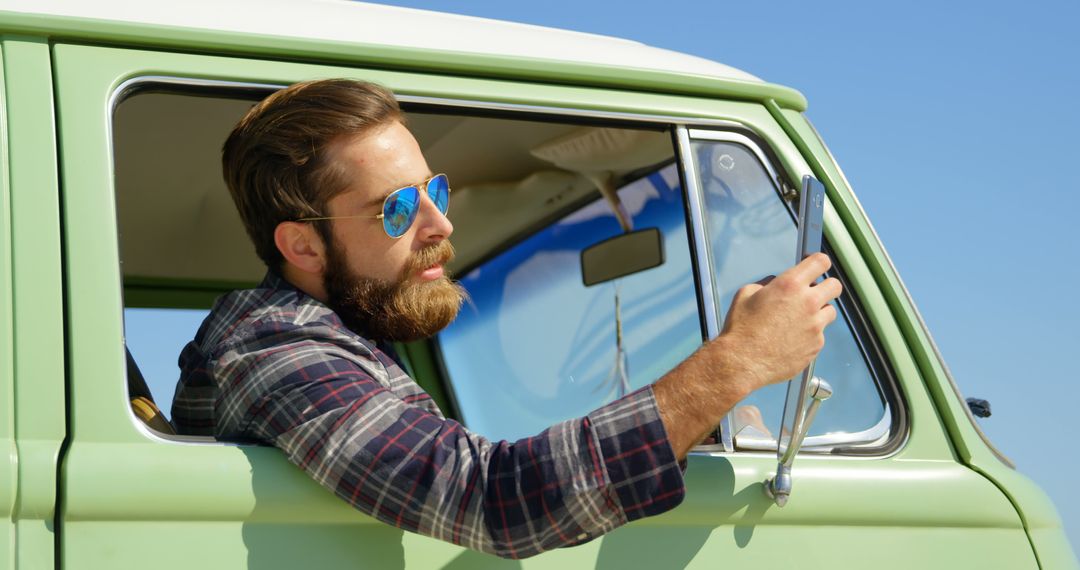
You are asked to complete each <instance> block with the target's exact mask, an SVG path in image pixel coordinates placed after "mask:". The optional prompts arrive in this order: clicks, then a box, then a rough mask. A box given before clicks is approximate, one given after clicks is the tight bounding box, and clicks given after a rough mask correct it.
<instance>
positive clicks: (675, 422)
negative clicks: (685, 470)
mask: <svg viewBox="0 0 1080 570" xmlns="http://www.w3.org/2000/svg"><path fill="white" fill-rule="evenodd" d="M726 342H729V341H728V340H727V339H725V338H724V337H719V338H717V339H716V340H714V341H711V342H709V343H707V344H706V345H704V346H702V347H701V348H700V349H699V350H698V351H697V352H695V353H694V354H693V355H691V356H690V358H687V359H686V360H684V361H683V362H682V363H681V364H679V365H678V366H677V367H675V369H673V370H672V371H671V372H669V373H667V374H666V375H665V376H664V377H663V378H661V379H660V380H658V381H657V382H656V384H655V385H654V386H653V393H654V394H655V395H656V403H657V406H658V407H659V408H660V417H661V419H662V420H663V422H664V428H665V429H666V430H667V432H668V440H669V441H670V442H671V448H672V450H673V451H674V452H675V456H676V457H677V458H678V459H679V460H680V461H681V460H682V459H684V458H685V457H686V454H687V453H689V452H690V449H691V448H693V447H694V446H695V445H697V444H698V443H699V442H700V441H701V440H702V439H703V438H704V437H705V436H706V434H708V433H709V431H711V430H712V429H714V428H715V427H716V425H717V424H719V423H720V420H721V419H722V418H723V417H724V415H725V414H727V413H728V411H729V410H731V409H732V408H734V407H735V405H736V404H738V403H739V402H740V401H741V400H742V399H743V398H745V397H746V396H747V395H748V394H749V393H750V391H751V386H753V383H752V382H750V381H748V378H746V377H745V376H746V374H747V372H746V367H744V366H741V365H740V363H738V362H736V361H735V360H734V354H735V351H733V350H728V349H727V347H725V346H724V345H725V343H726Z"/></svg>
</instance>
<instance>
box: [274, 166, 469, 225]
mask: <svg viewBox="0 0 1080 570" xmlns="http://www.w3.org/2000/svg"><path fill="white" fill-rule="evenodd" d="M421 187H423V189H424V191H425V192H427V195H428V198H430V199H431V203H433V204H435V207H436V208H438V209H439V212H441V213H442V214H444V215H445V214H446V209H447V208H449V207H450V180H449V179H447V178H446V175H445V174H436V175H435V176H432V177H431V178H428V179H427V180H425V181H423V182H421V183H419V184H413V185H412V186H406V187H404V188H398V189H397V190H394V191H393V192H391V193H390V195H389V196H387V197H386V199H385V200H383V207H382V213H381V214H379V215H377V216H325V217H318V218H300V219H298V220H296V221H298V222H314V221H316V220H339V219H344V218H365V219H370V220H382V223H383V229H384V230H386V235H388V236H390V237H392V238H399V237H401V236H403V235H405V232H407V231H409V228H410V227H412V224H413V222H414V221H416V213H417V212H419V211H420V189H421Z"/></svg>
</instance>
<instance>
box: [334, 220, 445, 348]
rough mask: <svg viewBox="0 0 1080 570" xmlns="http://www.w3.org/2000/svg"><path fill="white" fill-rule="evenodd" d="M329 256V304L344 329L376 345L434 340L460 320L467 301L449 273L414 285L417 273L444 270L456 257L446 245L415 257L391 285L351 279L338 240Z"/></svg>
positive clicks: (350, 273)
mask: <svg viewBox="0 0 1080 570" xmlns="http://www.w3.org/2000/svg"><path fill="white" fill-rule="evenodd" d="M326 252H327V264H326V273H325V274H324V275H323V287H324V288H325V289H326V294H327V297H328V303H327V304H328V305H329V306H330V308H331V309H333V310H334V312H336V313H337V314H338V316H339V317H341V320H342V322H344V323H345V326H347V327H349V328H350V329H351V330H352V331H354V332H356V333H357V334H359V335H362V336H365V337H367V338H370V339H372V340H376V341H379V340H385V341H402V342H409V341H413V340H419V339H422V338H428V337H430V336H433V335H434V334H435V333H437V332H439V331H441V330H442V329H444V328H446V326H447V325H449V324H450V323H451V322H452V321H453V320H454V318H455V317H457V314H458V310H460V309H461V303H462V301H463V300H464V299H465V295H466V293H465V290H464V289H463V288H462V287H461V286H460V285H458V284H457V283H454V282H453V281H451V280H450V278H449V277H448V276H447V275H446V274H445V273H444V274H443V275H442V276H441V277H439V278H438V279H435V280H433V281H424V282H418V281H416V275H417V273H418V272H420V271H423V270H424V269H427V268H429V267H431V266H433V265H436V264H438V265H442V266H443V267H444V271H445V266H446V263H448V262H449V261H450V260H451V259H453V258H454V247H453V246H452V245H450V242H449V241H448V240H445V239H444V240H442V241H440V242H439V243H437V244H435V245H432V246H428V247H426V248H424V249H422V250H420V251H417V252H416V253H414V254H412V255H411V256H410V257H409V259H408V261H407V262H406V264H405V267H404V268H403V269H402V271H401V274H400V275H399V276H398V277H397V279H396V280H395V281H392V282H389V281H384V280H382V279H375V278H371V277H361V276H359V275H353V273H352V271H350V270H349V266H348V264H347V262H346V260H345V252H344V251H342V250H341V248H340V247H339V246H338V244H337V243H336V242H335V241H334V240H331V241H330V243H328V244H327V249H326Z"/></svg>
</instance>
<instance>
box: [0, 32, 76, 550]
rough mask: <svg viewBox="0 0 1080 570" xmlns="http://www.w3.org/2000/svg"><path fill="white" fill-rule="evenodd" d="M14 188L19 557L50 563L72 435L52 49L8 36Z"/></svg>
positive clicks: (10, 152) (6, 70)
mask: <svg viewBox="0 0 1080 570" xmlns="http://www.w3.org/2000/svg"><path fill="white" fill-rule="evenodd" d="M3 49H4V79H5V82H6V87H7V89H6V92H5V95H6V104H7V126H8V159H9V163H8V164H9V176H10V192H11V202H10V204H11V206H10V207H11V214H10V215H11V238H12V258H11V262H12V277H13V279H12V283H13V286H12V296H13V308H14V315H13V323H14V345H13V346H14V364H15V367H14V372H15V417H14V420H15V422H14V427H15V442H16V443H15V445H16V449H17V453H18V494H17V502H16V506H15V514H14V518H15V521H16V522H15V524H16V533H15V537H16V541H15V548H16V564H17V565H18V566H19V567H23V568H51V567H52V566H53V544H54V537H53V528H52V527H53V519H54V515H55V508H56V473H57V461H58V457H59V451H60V446H61V443H62V441H63V439H64V435H65V414H64V337H63V328H62V325H63V301H62V297H61V288H60V283H61V273H60V214H59V198H58V182H57V166H56V139H55V129H54V122H53V98H52V74H51V58H50V54H49V46H48V45H47V44H45V43H43V42H41V41H40V40H39V39H34V38H30V39H21V38H10V37H8V38H4V40H3Z"/></svg>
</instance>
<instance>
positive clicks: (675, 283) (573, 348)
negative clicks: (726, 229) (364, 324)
mask: <svg viewBox="0 0 1080 570" xmlns="http://www.w3.org/2000/svg"><path fill="white" fill-rule="evenodd" d="M619 196H620V199H621V200H622V201H623V203H624V204H625V205H626V207H627V208H628V209H629V210H630V213H631V215H632V217H633V220H634V226H635V227H636V228H646V227H657V228H659V229H660V231H661V233H662V234H663V240H664V256H665V263H664V264H663V265H661V266H659V267H656V268H653V269H649V270H646V271H643V272H641V273H637V274H634V275H630V276H627V277H624V278H621V279H618V280H615V281H613V282H608V283H603V284H600V285H596V286H593V287H585V286H584V285H583V284H582V281H581V268H580V258H579V256H580V253H581V251H582V250H583V249H585V248H586V247H588V246H590V245H592V244H594V243H597V242H599V241H602V240H604V239H606V238H609V237H612V236H615V235H617V234H618V233H620V232H621V228H620V227H619V224H618V222H617V221H616V219H615V216H614V215H613V214H612V213H611V210H610V209H609V207H608V206H607V204H606V202H604V201H603V200H600V199H598V200H597V201H596V202H593V203H591V204H589V205H588V206H585V207H584V208H581V209H580V210H578V211H576V212H574V213H572V214H570V215H568V216H566V217H565V218H563V219H562V220H560V221H559V222H557V223H555V224H553V225H551V226H549V227H547V228H545V229H543V230H542V231H540V232H538V233H536V234H534V235H533V236H531V237H529V238H528V239H526V240H524V241H522V242H521V243H519V244H518V245H516V246H515V247H513V248H511V249H510V250H508V251H506V252H504V253H503V254H501V255H499V256H498V257H496V258H494V259H492V260H491V261H489V262H487V263H485V264H484V265H482V266H481V267H479V268H477V269H475V270H474V271H472V272H470V273H469V274H467V275H465V276H464V277H463V278H462V280H461V284H462V285H463V286H464V287H465V288H466V289H467V290H468V291H469V295H470V296H471V297H472V303H471V304H467V305H466V306H465V307H464V308H463V309H462V312H461V314H460V315H459V317H458V319H457V320H456V321H455V322H454V324H452V325H451V326H450V327H449V328H447V329H446V330H445V331H444V332H443V333H442V334H441V335H440V337H439V339H440V343H441V346H442V349H443V354H444V359H445V362H446V365H447V369H448V371H449V375H450V379H451V382H452V384H453V389H454V392H455V395H456V397H457V400H458V404H459V406H460V408H461V412H462V415H463V417H464V419H465V421H466V423H467V424H468V425H469V427H470V428H472V429H474V430H476V431H477V432H479V433H481V434H483V435H485V436H487V437H490V438H495V439H516V438H519V437H523V436H527V435H534V434H536V433H538V432H540V431H541V430H543V429H545V428H547V427H549V426H551V425H552V424H553V423H555V422H558V421H561V420H564V419H568V418H572V417H578V416H581V415H584V414H586V413H588V412H590V411H592V410H593V409H595V408H597V407H599V406H600V405H602V404H604V403H606V402H608V401H611V400H612V399H614V398H616V397H617V396H618V395H619V392H620V390H622V389H630V390H633V389H637V388H639V387H641V386H645V385H646V384H649V383H651V382H653V381H655V380H656V379H657V378H659V377H660V376H661V375H663V374H664V373H666V372H667V371H668V370H670V369H671V368H672V367H674V366H675V365H676V364H677V363H678V362H680V361H681V360H682V359H684V358H686V357H687V356H689V354H690V353H691V352H693V351H694V349H695V348H697V347H698V346H699V345H700V344H701V329H700V319H699V316H698V312H697V301H696V293H695V290H694V280H693V276H692V273H691V265H690V254H689V245H688V242H687V236H686V225H685V214H684V209H683V201H682V189H681V188H680V185H679V181H678V173H677V170H676V167H675V166H674V165H670V166H667V167H664V168H662V169H660V170H659V171H657V172H654V173H652V174H650V175H648V176H646V177H644V178H642V179H639V180H637V181H635V182H633V183H631V184H629V185H627V186H625V187H624V188H622V189H620V190H619ZM616 291H618V296H619V302H620V313H621V322H622V334H623V339H622V341H623V347H624V349H625V350H626V360H625V371H626V373H627V382H626V385H625V386H618V385H617V386H615V387H616V389H614V390H612V389H611V388H612V384H611V382H617V383H620V384H621V382H619V379H618V378H617V377H615V378H614V379H613V378H612V372H613V368H614V367H615V364H616V320H615V297H616Z"/></svg>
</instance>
